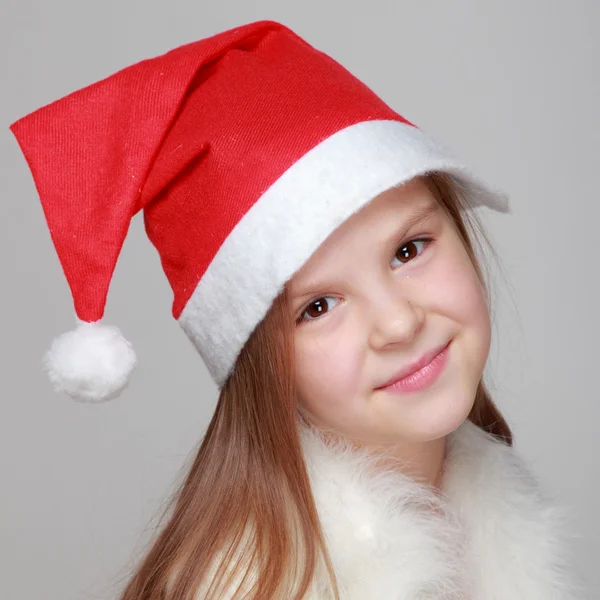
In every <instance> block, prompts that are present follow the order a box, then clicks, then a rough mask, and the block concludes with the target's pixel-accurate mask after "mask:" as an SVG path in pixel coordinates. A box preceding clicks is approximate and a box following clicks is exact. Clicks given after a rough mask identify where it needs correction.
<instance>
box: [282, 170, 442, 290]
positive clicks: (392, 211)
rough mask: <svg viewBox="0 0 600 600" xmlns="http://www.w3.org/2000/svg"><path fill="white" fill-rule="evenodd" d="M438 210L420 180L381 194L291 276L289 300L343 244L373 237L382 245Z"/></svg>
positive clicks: (344, 224) (368, 245)
mask: <svg viewBox="0 0 600 600" xmlns="http://www.w3.org/2000/svg"><path fill="white" fill-rule="evenodd" d="M440 209H441V206H440V204H439V203H438V201H437V200H436V198H435V196H434V195H433V194H432V193H431V191H430V189H429V187H428V186H427V184H426V183H425V182H424V181H423V180H422V179H421V178H417V179H414V180H411V181H409V182H408V183H406V184H404V185H402V186H399V187H396V188H391V189H388V190H386V191H385V192H382V193H381V194H379V195H378V196H376V197H375V198H373V199H372V200H371V201H370V202H369V203H368V204H367V205H365V206H364V207H362V208H361V209H360V210H359V211H357V212H356V213H354V214H353V215H351V216H350V217H349V218H348V219H346V221H344V222H343V223H341V224H340V225H339V226H338V227H337V228H336V229H335V230H334V231H333V232H332V233H330V235H329V236H328V237H327V238H326V239H325V240H324V241H323V242H322V243H321V245H320V246H319V247H318V248H317V249H316V250H315V252H314V253H313V254H312V256H311V257H310V258H309V259H308V260H307V261H306V262H305V263H304V265H303V266H302V267H301V268H300V269H299V270H298V271H297V272H296V273H295V274H294V276H293V277H292V278H291V279H290V281H289V282H288V287H289V289H290V292H291V294H292V296H295V295H296V294H297V293H302V292H303V291H304V288H306V287H307V286H310V287H312V285H311V284H312V280H313V279H314V277H313V276H314V275H315V273H318V272H319V271H322V270H323V269H324V268H325V267H326V264H327V262H328V257H329V258H331V257H335V256H336V255H337V254H339V248H340V247H341V246H343V244H345V243H351V242H352V240H358V241H361V243H362V241H363V240H365V239H367V240H368V239H372V238H373V236H374V235H376V236H377V239H378V240H380V241H381V243H382V244H385V243H386V242H387V240H388V239H390V238H392V237H393V238H396V237H397V236H398V234H399V231H408V230H409V229H410V228H411V227H412V226H413V225H416V224H418V223H420V222H422V221H424V220H425V219H427V218H428V217H430V216H432V215H434V214H435V213H438V212H441V210H440ZM365 246H366V247H372V244H368V243H365Z"/></svg>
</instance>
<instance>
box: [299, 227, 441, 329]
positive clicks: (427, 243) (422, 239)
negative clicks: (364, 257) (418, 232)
mask: <svg viewBox="0 0 600 600" xmlns="http://www.w3.org/2000/svg"><path fill="white" fill-rule="evenodd" d="M413 242H425V246H424V247H423V249H422V250H421V252H420V254H417V256H416V257H415V258H413V259H411V260H409V261H408V262H414V261H415V260H418V259H419V258H420V257H421V256H423V254H424V253H425V252H426V251H427V248H429V246H430V245H431V242H433V238H431V237H417V238H411V239H410V240H406V241H405V242H402V243H401V244H399V245H398V246H396V252H397V251H398V250H399V249H400V248H404V247H405V246H407V245H408V244H411V243H413ZM394 257H395V253H394ZM404 264H408V263H404ZM322 298H331V296H318V297H316V298H313V299H312V300H310V302H308V303H307V304H305V305H304V307H303V308H302V309H301V310H300V315H299V317H298V318H297V319H296V325H301V324H302V323H305V322H310V321H317V320H318V319H320V318H321V317H312V318H311V319H303V318H302V317H303V316H304V313H305V312H306V310H307V309H308V307H309V306H310V305H311V304H312V303H313V302H315V301H316V300H321V299H322ZM326 314H328V313H326Z"/></svg>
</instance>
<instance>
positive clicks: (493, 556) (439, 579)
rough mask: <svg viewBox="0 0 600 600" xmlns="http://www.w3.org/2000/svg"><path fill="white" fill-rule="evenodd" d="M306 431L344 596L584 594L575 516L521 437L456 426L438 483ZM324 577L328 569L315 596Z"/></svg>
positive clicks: (445, 598)
mask: <svg viewBox="0 0 600 600" xmlns="http://www.w3.org/2000/svg"><path fill="white" fill-rule="evenodd" d="M302 440H303V446H304V451H305V457H306V462H307V467H308V472H309V477H310V481H311V488H312V491H313V495H314V498H315V502H316V505H317V510H318V512H319V518H320V521H321V524H322V526H323V530H324V534H325V537H326V540H327V544H328V547H329V550H330V554H331V559H332V562H333V565H334V569H335V571H336V576H337V577H338V579H339V583H340V585H341V587H342V598H343V600H364V599H366V598H373V599H378V600H379V599H381V600H387V599H390V600H391V599H392V598H393V599H394V600H419V599H422V598H432V599H434V598H435V599H436V600H464V599H465V598H469V599H472V600H491V599H492V598H493V599H494V600H521V599H523V600H525V599H527V600H548V599H550V598H552V599H553V600H567V599H568V600H574V599H576V598H583V595H582V588H581V585H580V582H579V581H577V579H576V577H575V575H574V573H573V572H572V566H573V565H572V556H571V554H572V550H573V548H572V546H571V545H570V544H571V541H572V540H571V539H570V538H571V537H575V536H571V535H570V532H571V528H572V526H573V524H574V521H570V520H569V518H568V516H567V513H566V511H565V510H564V508H563V507H562V506H561V505H560V504H558V503H557V502H556V501H555V500H554V499H553V498H552V497H551V496H550V495H549V494H548V493H547V492H546V490H545V489H544V488H543V487H542V486H541V485H540V484H539V482H538V480H537V479H536V477H535V475H534V474H533V472H532V470H531V469H530V467H529V465H528V464H527V463H526V462H525V460H523V458H521V457H520V456H519V455H518V454H517V452H516V451H515V449H514V448H511V447H509V446H506V445H504V444H502V443H500V442H498V441H497V440H496V439H495V438H493V437H492V436H491V435H490V434H488V433H486V432H484V431H483V430H482V429H480V428H479V427H477V426H476V425H475V424H473V423H472V422H471V421H465V422H464V423H463V424H462V425H461V426H460V427H459V428H458V429H457V430H455V431H454V432H452V433H451V434H450V436H449V437H448V448H447V461H446V463H445V467H444V476H443V479H442V483H441V488H442V490H441V493H435V492H434V491H433V490H432V488H431V487H429V486H425V485H420V484H418V483H416V482H415V481H414V480H412V479H411V478H409V477H406V476H404V475H402V474H400V473H399V472H392V471H389V470H388V471H382V470H381V469H379V470H378V469H374V468H373V465H372V463H371V462H370V460H368V459H367V457H366V455H365V453H364V452H362V451H360V452H359V451H353V450H351V449H350V448H349V446H347V445H345V444H344V443H341V444H339V445H337V446H335V445H333V446H327V445H325V443H323V441H322V438H321V437H320V436H318V435H316V434H315V433H313V432H312V431H311V430H308V429H303V430H302ZM366 532H369V535H365V533H366ZM326 587H327V577H326V574H325V572H324V570H323V569H322V568H321V569H320V571H319V574H318V576H317V578H316V580H315V581H314V582H313V587H312V589H311V592H312V593H311V594H309V595H308V598H307V600H317V599H321V598H323V597H327V596H326V595H325V594H324V590H325V589H326Z"/></svg>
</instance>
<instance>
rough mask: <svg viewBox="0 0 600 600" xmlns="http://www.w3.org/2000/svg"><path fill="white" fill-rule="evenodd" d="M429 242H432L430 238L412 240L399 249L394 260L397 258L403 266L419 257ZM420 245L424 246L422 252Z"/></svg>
mask: <svg viewBox="0 0 600 600" xmlns="http://www.w3.org/2000/svg"><path fill="white" fill-rule="evenodd" d="M429 241H431V239H430V238H420V239H416V240H410V241H408V242H406V243H405V244H402V246H400V247H399V248H398V251H397V252H396V255H395V256H394V258H397V259H398V260H399V261H400V262H401V263H403V264H404V263H407V262H409V261H410V260H412V259H413V258H416V257H417V256H419V255H420V254H421V253H422V252H423V249H424V245H425V244H427V242H429ZM419 244H423V248H422V249H421V250H419V249H418V245H419Z"/></svg>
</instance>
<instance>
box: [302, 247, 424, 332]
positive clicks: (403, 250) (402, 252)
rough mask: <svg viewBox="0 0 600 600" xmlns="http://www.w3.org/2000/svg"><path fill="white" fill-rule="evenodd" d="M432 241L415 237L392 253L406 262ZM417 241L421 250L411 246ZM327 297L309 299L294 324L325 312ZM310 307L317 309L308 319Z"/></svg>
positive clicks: (415, 256) (402, 261) (403, 262)
mask: <svg viewBox="0 0 600 600" xmlns="http://www.w3.org/2000/svg"><path fill="white" fill-rule="evenodd" d="M432 241H433V238H429V237H424V238H415V239H412V240H409V241H408V242H404V243H403V244H402V245H401V246H399V247H398V249H397V250H396V253H395V254H394V258H398V257H401V258H399V260H400V263H401V264H406V263H407V262H409V261H411V260H415V258H418V257H419V256H420V255H421V254H422V253H423V251H424V249H425V245H429V243H430V242H432ZM419 243H422V244H423V249H422V250H421V251H418V250H417V251H414V250H413V249H412V248H414V245H416V244H419ZM328 298H333V296H322V297H320V298H315V299H314V300H311V302H310V303H309V304H307V305H306V307H305V308H304V309H302V311H301V313H300V316H299V317H298V319H297V320H296V324H297V325H299V324H300V323H302V322H304V321H315V320H316V319H318V318H319V317H320V316H322V315H323V314H326V313H327V312H329V311H327V310H326V311H324V310H323V308H324V307H326V306H327V303H326V302H322V300H327V299H328ZM311 307H315V308H316V309H317V316H311V318H310V319H305V318H304V314H305V313H309V312H310V309H311Z"/></svg>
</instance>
